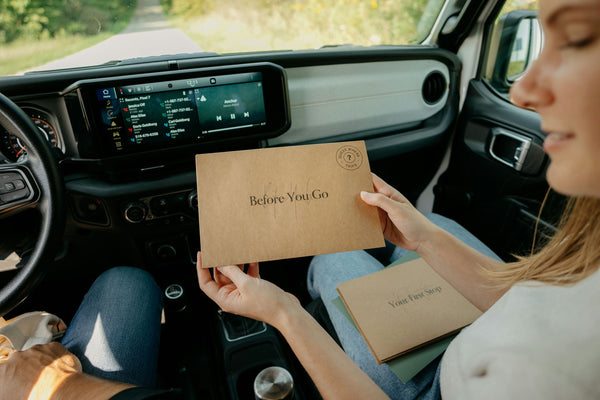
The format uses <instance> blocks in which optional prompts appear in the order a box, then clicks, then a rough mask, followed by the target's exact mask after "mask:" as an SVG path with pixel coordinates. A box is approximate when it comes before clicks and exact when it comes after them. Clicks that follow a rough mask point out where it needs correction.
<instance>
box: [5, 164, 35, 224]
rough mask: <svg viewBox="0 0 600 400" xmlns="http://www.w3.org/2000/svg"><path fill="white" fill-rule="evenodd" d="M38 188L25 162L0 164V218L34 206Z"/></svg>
mask: <svg viewBox="0 0 600 400" xmlns="http://www.w3.org/2000/svg"><path fill="white" fill-rule="evenodd" d="M39 199H40V190H39V187H38V185H37V184H36V182H35V179H34V178H33V176H32V174H31V172H30V170H29V167H28V165H27V163H26V162H24V163H23V162H21V163H14V164H5V165H0V218H2V217H5V216H7V215H12V214H14V213H16V212H19V211H22V210H24V209H27V208H31V207H35V206H36V205H37V204H38V202H39Z"/></svg>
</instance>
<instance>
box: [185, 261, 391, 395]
mask: <svg viewBox="0 0 600 400" xmlns="http://www.w3.org/2000/svg"><path fill="white" fill-rule="evenodd" d="M196 265H197V270H198V281H199V283H200V288H201V289H202V291H204V293H206V295H207V296H208V297H210V298H211V299H212V300H213V301H215V302H216V303H217V304H218V305H219V307H221V308H222V309H223V311H226V312H231V313H234V314H238V315H243V316H246V317H250V318H253V319H257V320H260V321H264V322H266V323H268V324H269V325H271V326H273V327H274V328H276V329H277V330H279V331H280V332H281V334H282V335H283V336H284V338H285V339H286V340H287V342H288V344H289V345H290V347H291V349H292V350H293V351H294V353H295V354H296V356H297V357H298V360H300V362H301V363H302V365H303V366H304V368H305V370H306V371H307V372H308V374H309V375H310V377H311V378H312V380H313V382H314V383H315V385H316V386H317V389H318V390H319V392H320V393H321V396H323V398H324V399H353V398H358V399H374V400H375V399H387V398H388V397H387V396H386V394H385V393H384V392H383V391H382V390H381V389H380V388H379V387H378V386H377V385H376V384H375V383H374V382H373V381H372V380H371V379H370V378H369V377H368V375H366V374H365V373H364V372H363V371H362V370H361V369H360V368H359V367H358V366H357V365H356V364H355V363H354V362H353V361H352V360H351V359H350V358H349V357H348V356H347V355H346V353H344V351H343V350H342V349H341V348H340V347H339V346H338V345H337V343H336V342H335V341H334V340H333V339H332V338H331V336H329V334H328V333H327V332H326V331H325V330H324V329H323V328H322V327H321V326H320V325H319V324H318V323H317V322H316V321H315V320H314V319H313V318H312V316H310V314H308V312H306V311H305V310H304V309H303V308H302V306H301V305H300V303H299V302H298V300H297V299H296V298H295V297H294V296H293V295H291V294H290V293H287V292H284V291H283V290H281V289H280V288H279V287H277V286H275V285H273V284H272V283H270V282H267V281H265V280H262V279H260V276H259V272H258V264H251V265H250V267H249V269H248V274H246V273H244V272H243V271H242V270H241V269H240V268H239V267H236V266H229V267H223V268H218V269H215V270H214V275H215V276H214V278H213V277H212V276H211V274H210V271H209V270H208V269H204V268H202V257H201V255H200V253H198V263H197V264H196Z"/></svg>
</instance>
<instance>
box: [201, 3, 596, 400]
mask: <svg viewBox="0 0 600 400" xmlns="http://www.w3.org/2000/svg"><path fill="white" fill-rule="evenodd" d="M539 3H540V4H539V18H540V21H541V23H542V26H543V29H544V33H545V42H544V48H543V51H542V53H541V55H540V57H539V58H538V60H537V61H536V62H535V63H534V64H533V65H532V67H531V69H530V70H529V71H528V73H527V75H526V76H525V77H524V78H523V79H521V80H520V81H519V82H518V83H517V84H516V85H515V86H514V88H513V90H512V93H511V95H512V99H513V102H514V103H515V104H516V105H518V106H521V107H525V108H531V109H534V110H535V111H536V112H538V113H539V115H540V116H541V118H542V129H543V130H544V131H545V132H547V133H548V136H547V138H546V140H545V142H544V150H545V151H546V152H547V154H548V155H549V157H550V159H551V163H550V166H549V168H548V171H547V179H548V182H549V184H550V185H551V186H552V188H553V189H554V190H556V191H558V192H560V193H564V194H566V195H569V196H571V197H572V198H573V199H572V201H571V203H570V207H569V208H568V210H567V213H566V216H565V218H564V220H563V223H562V224H561V229H560V230H559V232H558V233H557V235H556V236H555V237H554V238H553V239H552V240H551V241H550V243H549V244H548V245H547V246H546V247H545V248H544V249H543V250H542V251H541V252H539V253H538V254H536V255H534V256H532V257H529V258H526V259H522V260H520V261H518V262H516V263H512V264H508V265H506V264H503V263H502V262H500V261H499V260H498V259H496V258H494V257H493V254H490V253H489V251H488V250H487V249H485V248H484V247H481V245H480V243H478V242H477V241H476V240H474V239H472V238H470V237H468V235H466V234H465V233H464V231H463V230H462V229H461V228H460V227H457V226H456V225H455V224H452V223H448V221H447V220H444V219H439V218H438V217H432V219H433V220H434V221H433V222H432V221H430V220H429V219H427V218H426V217H425V216H423V215H422V214H420V213H419V212H418V211H417V210H416V209H415V208H414V207H413V206H412V205H410V204H409V203H408V201H406V199H405V198H404V197H403V196H402V195H401V194H400V193H398V192H397V191H396V190H394V189H393V188H391V187H390V186H388V185H387V184H386V183H385V182H383V181H382V180H380V179H379V178H377V177H374V179H373V183H374V188H375V192H374V193H361V197H362V199H363V200H364V201H365V202H366V203H367V204H370V205H372V206H376V207H378V208H379V210H380V216H381V217H382V226H383V229H384V233H385V237H386V239H387V240H389V241H390V242H392V243H394V244H395V245H397V246H399V247H401V248H403V249H406V250H413V251H416V252H417V253H419V254H420V255H421V257H423V258H424V259H425V260H426V261H427V262H428V263H429V264H430V265H431V266H432V267H433V268H434V269H436V270H437V272H438V273H439V274H441V275H442V276H443V277H444V278H446V279H447V280H448V281H449V282H450V283H451V284H452V285H453V286H455V287H456V288H457V289H458V290H459V291H460V292H461V293H462V294H463V295H464V296H465V297H467V298H468V299H469V300H471V302H472V303H473V304H475V305H476V306H477V307H479V308H480V309H481V310H483V311H485V313H484V314H483V316H482V317H481V318H479V319H478V320H477V321H476V322H475V323H474V324H472V325H471V326H470V327H468V328H466V329H464V330H463V331H462V332H461V333H460V334H459V335H458V336H457V338H456V339H455V340H454V341H453V342H452V343H451V344H450V346H449V347H448V349H447V351H446V353H445V354H444V356H443V358H442V360H441V362H439V361H438V362H439V365H438V364H436V363H433V364H432V365H430V366H429V367H428V368H427V369H426V370H424V371H423V372H422V373H421V374H420V375H419V376H417V377H416V378H415V379H414V380H413V382H410V383H409V384H407V385H402V384H401V383H400V382H399V381H393V380H394V378H393V377H391V376H390V375H389V374H386V373H385V372H381V371H380V370H377V371H375V370H374V369H372V368H370V366H369V365H364V364H363V361H364V359H363V358H361V357H362V355H364V354H363V353H364V352H362V351H361V350H360V349H359V350H358V352H357V353H359V354H352V357H353V358H354V359H356V360H357V362H359V363H360V364H361V367H363V368H364V370H365V371H367V372H368V374H367V373H365V372H364V371H363V370H361V368H359V366H358V365H357V364H356V363H355V362H354V361H353V360H352V359H351V358H350V357H349V356H348V355H347V354H346V353H345V352H344V351H342V350H341V349H340V348H339V347H338V346H336V344H335V342H334V341H333V340H332V339H331V338H330V336H329V335H328V334H327V333H326V332H325V331H324V330H322V329H321V327H320V326H319V325H318V324H317V323H316V322H315V321H314V320H313V319H312V318H311V317H310V315H309V314H308V313H307V312H306V311H304V310H303V309H302V307H301V306H300V304H299V303H298V301H297V300H296V299H295V298H294V297H293V296H292V295H290V294H288V293H285V292H283V291H282V290H280V289H279V288H278V287H276V286H275V285H272V284H271V283H269V282H266V281H263V280H261V279H260V277H259V272H258V265H257V264H252V265H251V266H250V268H249V270H248V273H247V274H245V273H243V272H242V271H241V270H240V268H238V267H235V266H228V267H223V268H219V269H217V270H216V271H215V274H214V275H215V276H214V278H212V277H211V275H210V272H209V271H208V270H205V269H202V268H198V276H199V282H200V287H201V289H202V290H203V291H204V292H205V293H206V294H207V295H208V296H209V297H211V298H212V299H213V300H214V301H216V302H217V303H218V304H219V306H220V307H221V308H223V309H224V310H225V311H229V312H233V313H236V314H242V315H245V316H248V317H251V318H255V319H258V320H263V321H265V322H267V323H269V324H270V325H272V326H274V327H275V328H277V329H279V330H280V331H281V333H282V334H283V336H284V337H285V339H286V340H287V341H288V342H289V344H290V346H291V348H292V350H293V351H294V352H295V354H296V355H297V357H298V359H299V360H300V362H301V363H302V364H303V366H304V367H305V369H306V370H307V372H308V373H309V374H310V375H311V377H312V379H313V381H314V382H315V384H316V386H317V388H318V389H319V391H320V392H321V394H322V396H323V397H324V398H340V399H353V398H361V399H377V398H387V396H390V397H394V398H414V397H439V396H440V390H441V396H443V397H444V398H463V399H464V398H477V399H480V398H494V397H499V398H503V399H505V398H515V397H516V398H544V399H547V398H561V399H562V398H569V399H574V398H598V397H600V383H598V380H597V371H598V370H599V368H600V312H599V311H600V310H598V305H599V304H600V272H598V267H599V266H600V240H599V239H600V157H598V154H600V113H599V112H598V110H599V109H600V68H598V66H599V65H600V0H540V2H539ZM434 222H435V223H434ZM436 223H437V224H446V228H448V230H450V231H455V232H457V233H458V234H459V236H461V238H457V237H456V236H454V235H452V234H450V233H449V232H448V230H445V229H442V228H440V227H439V226H438V225H436ZM463 235H466V236H463ZM461 239H462V240H461ZM463 240H464V242H463ZM465 242H466V243H465ZM473 246H475V247H477V249H475V248H473ZM480 250H481V251H480ZM482 251H483V252H482ZM340 260H343V262H344V263H347V262H350V263H352V267H351V268H346V269H340V268H336V267H335V265H336V262H338V261H340ZM200 265H201V255H199V256H198V266H200ZM365 265H366V266H367V267H364V269H365V270H368V271H366V272H371V270H369V268H371V269H372V266H373V265H375V267H374V269H377V264H374V263H373V260H371V259H369V257H368V256H367V255H366V253H363V252H358V253H350V254H346V255H329V256H322V257H315V259H314V260H313V263H312V265H311V270H310V273H309V275H310V276H309V279H310V282H309V284H310V288H311V291H314V292H315V294H316V295H320V296H322V297H324V298H325V299H327V297H328V296H330V295H331V291H332V290H333V289H332V288H335V285H336V284H337V283H339V282H341V281H342V280H347V279H351V278H353V277H354V276H348V274H347V273H346V272H347V271H358V272H357V274H364V273H366V272H365V270H360V268H361V266H365ZM345 273H346V274H345ZM344 274H345V276H344ZM350 275H351V274H350ZM325 303H326V305H327V303H328V302H327V301H325ZM330 315H331V316H332V320H333V322H334V326H335V327H336V330H337V331H338V334H339V335H340V339H341V340H342V343H344V340H345V339H344V338H345V337H346V336H348V335H350V336H351V335H352V333H350V332H347V331H346V330H345V328H344V327H343V326H342V323H336V320H335V317H334V315H333V313H330ZM347 340H352V339H347ZM346 343H350V342H346ZM347 349H348V350H352V349H351V348H349V347H348V346H347ZM363 350H364V349H363ZM381 368H383V369H385V368H386V367H385V366H381ZM373 379H374V380H375V381H376V382H375V381H374V380H373ZM382 388H383V390H382ZM384 390H385V391H384Z"/></svg>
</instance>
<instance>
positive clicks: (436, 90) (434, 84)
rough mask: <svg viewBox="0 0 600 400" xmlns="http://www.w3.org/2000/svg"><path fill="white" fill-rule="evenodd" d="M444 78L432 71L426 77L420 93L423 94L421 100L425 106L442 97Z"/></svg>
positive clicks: (437, 72)
mask: <svg viewBox="0 0 600 400" xmlns="http://www.w3.org/2000/svg"><path fill="white" fill-rule="evenodd" d="M446 87H447V83H446V78H444V75H442V73H441V72H439V71H434V72H432V73H430V74H429V75H427V78H425V81H424V82H423V88H422V89H421V92H422V94H423V100H425V103H427V104H435V103H437V102H438V101H440V99H441V98H442V97H443V96H444V93H445V92H446Z"/></svg>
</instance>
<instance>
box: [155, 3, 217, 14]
mask: <svg viewBox="0 0 600 400" xmlns="http://www.w3.org/2000/svg"><path fill="white" fill-rule="evenodd" d="M161 4H162V6H163V10H164V11H165V14H170V15H178V16H183V17H190V16H198V15H203V14H205V13H207V12H209V11H211V10H213V9H214V7H215V2H214V0H161Z"/></svg>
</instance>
